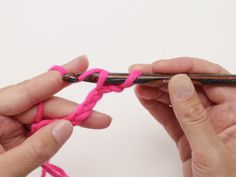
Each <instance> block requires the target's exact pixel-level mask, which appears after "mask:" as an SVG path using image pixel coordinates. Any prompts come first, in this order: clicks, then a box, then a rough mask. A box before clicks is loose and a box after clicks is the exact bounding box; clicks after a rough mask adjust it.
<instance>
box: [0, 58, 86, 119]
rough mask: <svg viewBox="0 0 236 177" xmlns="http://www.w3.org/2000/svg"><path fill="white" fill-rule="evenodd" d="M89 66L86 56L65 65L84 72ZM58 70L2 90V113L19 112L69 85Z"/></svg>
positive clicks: (0, 104) (0, 103)
mask: <svg viewBox="0 0 236 177" xmlns="http://www.w3.org/2000/svg"><path fill="white" fill-rule="evenodd" d="M87 67H88V61H87V58H86V57H85V56H81V57H79V58H77V59H74V60H72V61H71V62H69V63H67V64H65V65H64V68H65V69H66V70H67V71H68V72H83V71H85V70H86V69H87ZM67 85H68V84H66V83H65V82H63V81H62V79H61V75H60V74H59V73H58V72H57V71H48V72H46V73H44V74H42V75H40V76H37V77H35V78H33V79H31V80H29V81H25V82H22V83H20V84H17V85H13V86H9V87H6V88H3V89H1V90H0V114H2V115H8V116H11V115H15V114H19V113H21V112H23V111H25V110H27V109H28V108H30V107H31V106H33V105H34V104H36V103H38V102H40V101H42V100H45V99H47V98H49V97H50V96H52V95H53V94H55V93H56V92H58V91H59V90H61V89H62V88H64V87H65V86H67Z"/></svg>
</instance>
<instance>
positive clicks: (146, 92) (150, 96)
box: [135, 85, 171, 105]
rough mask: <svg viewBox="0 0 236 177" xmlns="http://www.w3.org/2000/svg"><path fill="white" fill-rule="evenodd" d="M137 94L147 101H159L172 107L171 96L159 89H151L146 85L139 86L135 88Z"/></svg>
mask: <svg viewBox="0 0 236 177" xmlns="http://www.w3.org/2000/svg"><path fill="white" fill-rule="evenodd" d="M135 92H136V95H137V96H138V97H141V98H143V99H146V100H158V101H159V102H161V103H164V104H167V105H170V104H171V103H170V98H169V94H168V93H166V92H164V91H162V90H160V89H159V88H157V87H155V88H154V87H149V86H145V85H138V86H136V87H135Z"/></svg>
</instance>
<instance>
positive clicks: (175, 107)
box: [131, 58, 236, 177]
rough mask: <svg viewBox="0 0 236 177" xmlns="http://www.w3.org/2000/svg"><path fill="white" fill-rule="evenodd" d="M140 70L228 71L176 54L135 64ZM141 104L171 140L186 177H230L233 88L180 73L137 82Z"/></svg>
mask: <svg viewBox="0 0 236 177" xmlns="http://www.w3.org/2000/svg"><path fill="white" fill-rule="evenodd" d="M133 69H138V70H141V71H142V72H145V73H222V74H223V73H226V74H227V73H228V71H226V70H225V69H224V68H222V67H220V66H219V65H216V64H213V63H210V62H208V61H205V60H201V59H194V58H176V59H170V60H160V61H157V62H154V63H153V64H141V65H140V64H137V65H134V66H132V67H131V70H133ZM135 92H136V95H137V97H138V99H139V101H140V102H141V104H142V105H143V106H144V107H145V108H146V109H147V110H148V111H149V112H150V113H151V115H152V116H153V117H154V118H155V119H156V120H157V121H159V122H160V123H161V124H162V125H163V126H164V128H165V129H166V131H167V132H168V134H169V135H170V136H171V137H172V139H173V140H174V141H175V143H176V145H177V148H178V150H179V154H180V157H181V160H182V162H183V173H184V176H185V177H235V174H236V168H235V164H236V88H235V87H233V86H213V85H211V86H210V85H202V86H196V87H195V88H194V86H193V84H192V82H191V80H190V79H189V78H188V77H187V76H186V75H185V74H177V75H175V76H174V77H172V79H171V80H170V82H169V84H168V88H167V87H166V86H160V87H156V88H154V87H149V86H141V85H140V86H137V87H136V89H135Z"/></svg>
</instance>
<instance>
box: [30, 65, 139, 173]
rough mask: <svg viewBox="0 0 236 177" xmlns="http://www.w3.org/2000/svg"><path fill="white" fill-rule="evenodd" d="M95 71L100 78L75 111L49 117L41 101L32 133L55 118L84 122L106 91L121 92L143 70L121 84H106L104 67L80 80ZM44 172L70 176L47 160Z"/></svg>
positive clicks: (54, 67) (106, 74) (86, 73)
mask: <svg viewBox="0 0 236 177" xmlns="http://www.w3.org/2000/svg"><path fill="white" fill-rule="evenodd" d="M50 70H56V71H58V72H59V73H60V74H61V75H64V74H66V73H68V72H67V71H66V70H65V69H64V68H63V67H61V66H53V67H52V68H51V69H50ZM94 73H99V79H98V81H97V85H96V87H95V88H94V89H93V90H92V91H90V92H89V94H88V95H87V97H86V99H85V100H84V101H83V103H82V104H80V105H79V106H78V107H77V108H76V109H75V111H74V112H72V113H71V114H69V115H67V116H64V117H60V118H53V119H52V118H50V119H48V118H47V117H45V116H44V115H43V113H44V102H41V103H39V105H38V112H37V115H36V118H35V121H34V123H33V124H32V125H31V132H30V134H33V133H35V132H36V131H37V130H39V129H40V128H42V127H43V126H46V125H48V124H50V123H52V122H54V121H55V120H60V119H64V120H68V121H70V122H71V123H72V124H73V125H74V126H75V125H80V124H81V123H83V121H84V120H86V119H87V118H88V117H89V115H90V114H91V112H92V110H93V108H94V107H95V105H96V103H97V102H98V101H99V100H100V99H101V98H102V96H103V95H104V94H105V93H110V92H121V91H123V90H124V89H125V88H128V87H130V86H132V85H133V83H134V81H135V80H136V78H137V77H138V76H140V75H141V72H139V71H132V72H131V73H130V75H129V77H128V78H127V79H126V81H125V82H124V83H122V84H120V85H105V84H104V83H105V81H106V78H107V76H108V74H109V73H108V72H107V71H105V70H103V69H91V70H88V71H86V72H84V73H83V74H82V75H80V76H79V77H78V80H79V81H83V80H85V79H86V78H87V77H88V76H90V75H92V74H94ZM41 167H42V174H41V177H45V176H46V174H47V173H48V174H50V175H51V176H53V177H69V176H68V175H67V174H66V173H65V172H64V170H63V169H61V168H59V167H57V166H55V165H53V164H51V163H49V162H46V163H44V164H43V165H42V166H41Z"/></svg>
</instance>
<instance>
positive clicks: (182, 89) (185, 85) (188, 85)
mask: <svg viewBox="0 0 236 177" xmlns="http://www.w3.org/2000/svg"><path fill="white" fill-rule="evenodd" d="M172 84H173V87H174V90H173V91H174V94H175V96H176V97H177V98H178V99H180V100H183V101H184V100H187V99H188V98H190V97H191V96H192V95H193V92H194V86H193V84H192V82H191V80H190V79H189V77H188V76H187V75H186V74H179V75H176V76H174V77H173V80H172Z"/></svg>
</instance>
